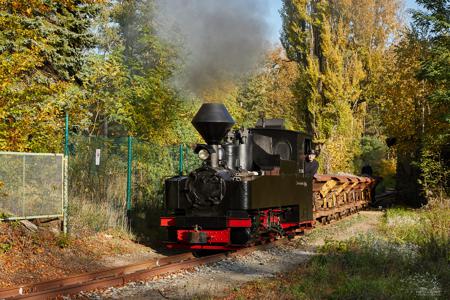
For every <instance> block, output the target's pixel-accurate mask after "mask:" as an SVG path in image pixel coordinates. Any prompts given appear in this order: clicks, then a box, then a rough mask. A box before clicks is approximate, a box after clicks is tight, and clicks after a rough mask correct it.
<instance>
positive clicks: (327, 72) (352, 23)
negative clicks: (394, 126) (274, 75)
mask: <svg viewBox="0 0 450 300" xmlns="http://www.w3.org/2000/svg"><path fill="white" fill-rule="evenodd" d="M397 8H398V2H397V1H390V0H383V1H375V0H372V1H356V0H345V1H325V0H285V1H283V9H282V17H283V35H282V44H283V46H284V48H285V49H286V52H287V55H288V57H289V58H290V59H291V60H293V61H295V62H296V63H297V64H298V67H299V78H298V83H297V85H296V88H295V94H296V95H297V97H298V101H299V103H298V106H299V107H301V108H302V109H303V111H304V115H305V117H306V124H307V129H308V131H309V132H310V133H312V134H313V136H314V138H315V140H316V142H319V143H322V144H323V148H322V154H321V157H320V159H321V162H322V163H321V166H322V170H323V171H325V172H335V171H353V172H354V171H356V170H355V169H356V168H357V166H355V165H354V158H355V157H357V156H358V155H359V152H360V138H361V135H362V134H363V130H364V127H363V119H364V116H365V113H366V108H367V102H368V101H370V100H371V99H372V96H373V92H372V86H371V83H372V81H373V78H374V77H376V76H377V70H378V68H379V66H380V65H382V64H383V59H382V58H383V54H384V52H385V51H386V48H387V43H388V39H389V38H392V34H393V32H394V31H395V29H396V28H397V26H398V22H397V19H396V13H397Z"/></svg>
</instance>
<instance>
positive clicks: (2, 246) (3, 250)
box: [0, 242, 12, 254]
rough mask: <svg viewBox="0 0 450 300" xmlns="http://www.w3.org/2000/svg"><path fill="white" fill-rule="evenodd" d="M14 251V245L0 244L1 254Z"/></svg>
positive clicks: (8, 243)
mask: <svg viewBox="0 0 450 300" xmlns="http://www.w3.org/2000/svg"><path fill="white" fill-rule="evenodd" d="M11 249H12V243H10V242H6V243H0V253H2V254H3V253H6V252H8V251H9V250H11Z"/></svg>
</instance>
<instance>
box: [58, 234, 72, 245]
mask: <svg viewBox="0 0 450 300" xmlns="http://www.w3.org/2000/svg"><path fill="white" fill-rule="evenodd" d="M70 242H71V239H70V236H69V235H68V234H60V235H59V236H58V237H57V238H56V245H57V246H58V247H59V248H67V247H69V246H70Z"/></svg>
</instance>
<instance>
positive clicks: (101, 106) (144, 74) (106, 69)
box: [83, 0, 193, 144]
mask: <svg viewBox="0 0 450 300" xmlns="http://www.w3.org/2000/svg"><path fill="white" fill-rule="evenodd" d="M155 18H156V9H155V2H154V1H153V0H127V1H119V2H109V3H107V4H106V5H105V6H104V7H103V9H102V11H101V13H100V14H99V16H98V18H97V19H96V21H95V23H94V28H95V29H96V30H95V32H96V34H97V36H96V37H97V41H98V42H97V50H96V51H95V52H93V53H91V54H90V55H89V58H88V63H87V64H86V68H85V72H84V73H83V75H84V78H83V87H84V89H85V94H84V97H85V101H86V103H89V111H90V114H91V122H90V124H89V129H88V132H89V134H91V135H127V134H132V135H135V136H137V137H139V138H142V139H146V140H152V141H154V142H157V143H160V144H171V143H176V142H177V141H179V140H188V139H189V136H191V135H193V134H189V133H188V132H189V130H187V131H186V130H185V129H184V127H185V126H186V125H187V124H188V119H187V118H189V117H190V116H191V111H192V110H193V109H192V105H191V104H190V102H189V101H182V100H181V99H182V98H183V97H182V96H181V95H180V94H178V93H177V91H176V90H175V89H174V88H173V87H172V86H171V85H170V84H169V81H170V79H171V77H172V75H173V72H174V71H175V70H176V68H177V66H176V59H177V58H178V56H177V52H176V49H177V48H176V47H174V45H171V44H168V43H167V42H165V41H164V40H162V39H161V38H160V37H159V36H158V35H157V32H156V24H155Z"/></svg>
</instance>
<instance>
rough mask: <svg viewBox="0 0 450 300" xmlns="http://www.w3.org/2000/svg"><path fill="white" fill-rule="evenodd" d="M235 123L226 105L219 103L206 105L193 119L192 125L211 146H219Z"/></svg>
mask: <svg viewBox="0 0 450 300" xmlns="http://www.w3.org/2000/svg"><path fill="white" fill-rule="evenodd" d="M234 123H235V122H234V120H233V118H232V117H231V116H230V114H229V113H228V110H227V109H226V107H225V105H223V104H218V103H204V104H203V105H202V106H201V107H200V109H199V110H198V112H197V114H196V115H195V117H194V119H192V125H194V127H195V129H197V131H198V133H200V135H201V136H202V138H203V139H204V140H205V142H206V143H207V144H209V145H217V144H219V143H220V141H222V139H223V138H224V137H225V135H226V134H227V133H228V131H229V130H230V129H231V127H233V125H234Z"/></svg>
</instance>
